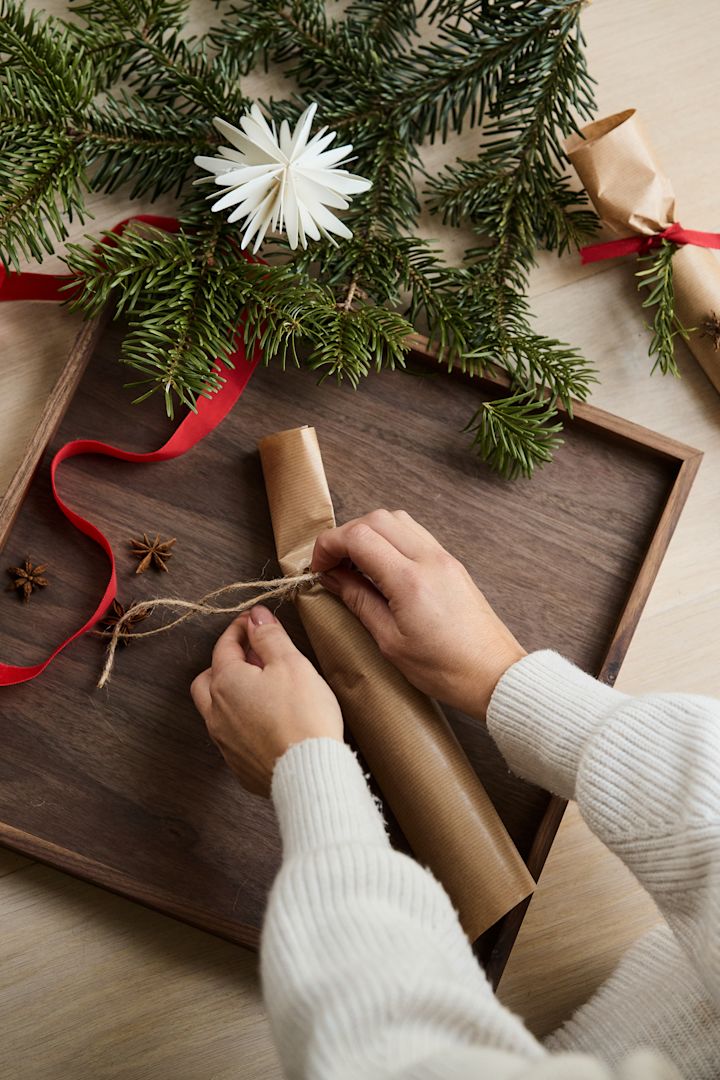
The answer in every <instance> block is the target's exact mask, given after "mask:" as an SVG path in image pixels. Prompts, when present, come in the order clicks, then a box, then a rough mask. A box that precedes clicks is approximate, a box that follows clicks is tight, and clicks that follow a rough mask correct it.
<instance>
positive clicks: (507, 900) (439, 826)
mask: <svg viewBox="0 0 720 1080" xmlns="http://www.w3.org/2000/svg"><path fill="white" fill-rule="evenodd" d="M259 449H260V458H261V461H262V467H263V473H264V476H265V485H266V488H267V495H268V501H269V503H270V513H271V516H272V523H273V531H274V533H275V545H276V548H277V555H278V560H279V562H280V566H281V568H282V571H283V573H284V574H297V573H301V572H302V571H303V570H305V569H306V567H307V566H308V565H309V564H310V559H311V556H312V551H313V545H314V542H315V538H316V536H317V535H318V533H319V532H321V531H322V530H323V529H327V528H331V527H332V526H333V525H334V524H335V515H334V513H333V507H332V501H331V498H330V492H329V490H328V485H327V480H326V478H325V470H324V468H323V463H322V458H321V456H320V449H319V446H318V442H317V437H316V435H315V430H314V428H309V427H304V428H294V429H292V430H291V431H282V432H280V433H279V434H277V435H270V436H268V437H267V438H265V439H262V440H261V442H260V443H259ZM297 605H298V611H299V613H300V617H301V619H302V622H303V625H304V627H305V630H306V631H307V635H308V637H309V639H310V642H311V644H312V647H313V650H314V652H315V655H316V657H317V660H318V663H319V664H320V667H321V668H322V671H323V674H324V675H325V678H326V679H327V681H328V682H329V684H330V686H331V687H332V688H333V690H334V691H335V694H336V695H337V698H338V700H339V702H340V705H341V708H342V711H343V715H344V717H345V719H346V721H347V723H348V726H349V727H350V729H351V731H352V733H353V735H354V737H355V740H356V742H357V745H358V747H359V749H360V752H361V753H362V755H363V757H364V758H365V760H366V762H367V764H368V767H369V768H370V770H371V771H372V773H373V775H374V777H375V779H376V780H377V783H378V785H379V787H380V790H381V791H382V793H383V795H384V797H385V799H386V800H387V802H388V805H389V806H390V808H391V809H392V812H393V814H394V815H395V817H396V818H397V821H398V824H399V825H400V828H401V829H402V831H403V833H404V834H405V837H406V839H407V841H408V843H409V844H410V847H411V848H412V850H413V852H414V854H415V856H416V857H417V858H418V860H419V861H420V862H421V863H423V864H424V865H426V866H428V867H429V868H430V869H431V870H432V872H433V873H434V874H435V876H436V877H437V878H438V880H439V881H441V882H442V884H443V885H444V886H445V888H446V890H447V892H448V893H449V895H450V898H451V899H452V901H453V903H454V905H455V907H456V908H457V910H458V912H459V914H460V921H461V922H462V925H463V928H464V930H465V932H466V933H467V935H468V937H469V938H470V939H471V940H475V938H477V937H479V936H480V934H482V933H483V931H485V930H487V929H488V927H490V926H492V925H493V923H495V922H497V920H498V919H499V918H501V917H502V916H503V915H505V914H506V913H507V912H508V911H510V910H511V909H512V908H514V907H515V905H516V904H518V903H520V901H521V900H524V899H525V898H526V897H527V896H529V895H530V893H531V892H532V891H533V889H534V886H535V883H534V881H533V879H532V877H531V875H530V873H529V872H528V870H527V868H526V866H525V864H524V862H523V861H522V859H521V858H520V856H519V854H518V852H517V850H516V849H515V846H514V845H513V842H512V840H511V839H510V837H509V836H508V834H507V831H506V830H505V827H504V825H503V823H502V821H501V820H500V818H499V816H498V814H497V811H496V810H495V808H494V807H493V805H492V803H491V802H490V799H489V798H488V796H487V794H486V792H485V789H484V788H483V786H482V785H481V783H480V781H479V780H478V778H477V776H476V775H475V772H474V771H473V769H472V766H471V765H470V762H469V761H468V759H467V758H466V756H465V754H464V752H463V750H462V748H461V746H460V744H459V743H458V741H457V739H456V738H455V735H454V734H453V731H452V729H451V728H450V725H449V724H448V722H447V720H446V719H445V717H444V716H443V714H442V713H441V711H440V709H439V708H438V707H437V705H436V704H435V702H433V701H431V700H430V698H428V697H426V696H425V695H424V694H421V693H420V692H419V691H418V690H416V689H415V688H414V687H412V686H411V685H410V683H408V682H407V680H406V679H405V678H404V677H403V676H402V675H401V674H400V672H399V671H397V669H396V668H394V667H393V666H392V665H391V664H389V663H388V662H387V661H386V660H385V659H384V658H383V657H382V656H381V654H380V652H379V650H378V648H377V645H376V644H375V642H374V640H373V638H372V637H371V636H370V634H369V633H368V632H367V631H366V630H365V628H364V627H363V626H362V624H361V623H360V622H359V621H358V620H357V619H356V618H355V616H354V615H352V614H351V613H350V612H349V611H348V610H347V608H346V607H345V605H344V604H343V603H342V602H341V601H340V600H338V598H337V597H335V596H333V595H332V594H330V593H328V592H327V591H325V590H324V589H322V588H321V587H319V586H316V587H315V588H313V589H311V590H310V591H308V592H304V593H300V594H299V595H298V597H297Z"/></svg>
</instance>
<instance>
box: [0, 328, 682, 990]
mask: <svg viewBox="0 0 720 1080" xmlns="http://www.w3.org/2000/svg"><path fill="white" fill-rule="evenodd" d="M121 333H122V329H121V327H119V326H118V325H116V324H115V325H113V326H111V327H110V328H108V329H103V328H102V326H101V324H100V322H96V323H93V324H88V325H87V326H86V327H85V328H84V330H83V332H82V334H81V335H80V338H79V340H78V343H77V345H76V347H75V350H74V351H73V353H72V355H71V356H70V358H69V360H68V364H67V366H66V368H65V370H64V372H63V375H62V376H61V379H60V381H59V383H58V386H57V387H56V389H55V391H54V393H53V395H52V398H51V400H50V402H49V403H48V407H47V409H46V411H45V414H44V416H43V419H42V422H41V424H40V427H39V429H38V432H37V433H36V436H35V438H34V439H33V441H32V443H31V446H30V447H29V449H28V453H27V455H26V458H25V460H24V461H23V463H22V465H21V468H20V470H19V472H18V474H17V476H16V477H15V479H14V481H13V483H12V485H11V488H10V489H9V491H8V494H7V496H6V498H5V501H4V503H3V505H2V510H1V513H2V517H1V518H0V523H1V531H0V544H2V545H3V546H4V555H5V563H6V564H12V563H17V562H18V561H19V560H22V559H23V558H25V556H26V555H29V556H31V557H32V558H33V559H35V560H36V561H38V562H48V563H49V569H48V577H49V578H50V579H51V585H50V587H49V588H48V589H46V590H44V591H43V592H42V593H41V594H39V595H37V596H35V597H33V598H32V601H31V603H29V604H27V605H24V604H22V603H20V602H19V601H18V599H17V597H16V596H15V595H13V594H11V593H7V592H4V593H0V626H1V627H2V629H1V631H0V657H2V659H3V660H4V661H6V662H13V663H32V662H36V661H38V660H40V659H41V658H42V657H43V656H44V655H45V654H46V653H47V652H48V651H49V649H50V647H51V646H52V645H54V644H55V643H56V642H57V641H58V640H60V639H61V638H64V637H65V636H66V635H67V634H68V633H69V632H70V631H71V630H72V629H74V628H75V627H76V626H78V625H80V623H81V621H84V619H85V618H86V617H87V614H88V613H89V612H90V611H92V610H93V608H94V606H95V604H96V603H97V598H98V596H99V595H100V592H101V583H103V582H104V581H105V579H106V576H107V565H106V562H105V559H104V557H103V556H102V554H101V553H100V551H99V549H98V548H97V547H96V546H95V545H94V544H93V543H91V542H90V541H89V540H87V539H86V538H85V537H83V536H81V535H80V534H79V533H77V532H76V531H75V530H73V529H72V528H71V526H70V525H69V524H68V522H67V521H66V520H65V519H64V518H63V517H62V516H61V514H60V512H59V511H58V510H57V508H56V507H55V505H54V503H53V502H52V499H51V495H50V490H49V482H48V462H49V457H50V454H51V453H52V452H53V451H54V450H55V449H56V448H57V447H58V446H59V445H60V444H61V443H63V442H65V441H67V440H68V439H70V438H75V437H78V436H86V437H90V438H93V437H94V438H101V439H103V440H105V441H109V442H112V443H118V444H120V445H122V446H126V447H127V448H129V449H135V450H150V449H153V448H155V447H157V446H159V445H160V444H161V443H162V442H163V441H164V440H165V439H166V438H167V436H168V434H169V431H170V430H171V425H170V424H169V422H168V421H167V419H166V418H165V416H164V414H163V412H162V406H161V403H160V402H157V403H152V404H145V405H143V406H139V407H133V406H131V405H130V397H131V394H130V391H127V390H124V389H122V383H123V381H124V380H125V379H126V378H127V375H128V372H127V370H126V369H123V368H122V367H121V366H120V365H119V364H118V363H117V362H116V357H117V353H118V347H119V342H120V340H121ZM91 357H92V362H90V363H89V364H88V363H87V361H88V360H89V359H90V358H91ZM413 369H414V372H415V373H414V374H407V373H402V372H397V373H385V374H382V375H377V376H372V377H371V378H369V379H368V380H367V381H366V382H364V383H363V384H362V386H361V388H360V390H359V391H357V392H354V391H352V390H351V389H350V388H349V387H347V386H341V387H338V386H336V385H334V384H330V383H327V384H325V385H323V386H322V387H318V386H317V385H316V382H315V379H314V377H313V376H312V375H311V374H309V373H307V372H305V371H296V370H292V371H287V372H284V373H283V372H282V371H280V370H279V369H278V368H277V367H272V366H271V367H270V368H268V369H260V370H258V371H257V372H256V374H255V376H254V377H253V379H252V381H251V384H250V386H249V388H248V390H247V391H246V393H245V395H244V397H243V398H242V400H241V401H240V402H239V404H238V406H237V407H236V408H235V410H234V412H233V413H232V414H231V415H230V416H229V417H228V418H227V419H226V420H225V422H224V423H223V424H222V425H221V426H220V427H219V428H218V430H217V431H215V432H213V434H212V435H211V436H209V437H208V438H207V439H206V440H205V441H204V442H203V443H202V444H200V445H199V446H198V447H196V448H195V449H194V450H193V451H191V452H190V453H189V454H188V455H186V456H185V457H182V458H179V459H178V460H175V461H171V462H167V463H163V464H155V465H150V466H148V465H142V466H136V465H131V464H126V463H123V462H119V461H111V460H108V459H104V458H80V459H77V460H76V461H73V462H71V463H69V464H67V465H65V466H63V471H62V473H61V479H60V482H61V487H62V491H63V493H64V495H65V497H66V499H67V500H68V501H69V502H70V504H71V505H72V506H74V507H75V508H77V509H78V510H79V511H80V512H81V513H83V514H84V515H86V516H88V517H89V518H90V519H91V520H92V521H94V522H96V523H97V524H98V525H99V526H100V528H101V529H102V530H103V531H104V532H105V533H106V534H107V535H108V536H109V538H110V540H111V542H112V543H113V545H114V548H115V551H116V553H117V554H118V572H119V587H120V597H121V599H122V600H123V601H125V602H128V601H131V600H134V599H142V598H147V597H151V596H155V595H159V594H166V595H178V596H186V597H187V596H190V597H192V596H197V595H200V594H201V593H203V592H205V591H208V590H209V589H211V588H214V587H215V586H218V585H221V584H225V583H227V582H229V581H233V580H240V579H243V578H251V577H257V576H259V575H260V574H262V573H266V574H269V575H271V576H274V575H275V572H276V565H275V561H274V557H273V556H274V545H273V536H272V529H271V526H270V518H269V513H268V509H267V504H266V499H265V491H264V487H263V481H262V475H261V470H260V463H259V460H258V455H257V453H256V449H255V447H256V443H257V440H258V439H259V438H260V437H261V436H263V435H266V434H268V433H270V432H274V431H279V430H282V429H284V428H289V427H295V426H298V425H300V424H305V423H307V424H312V425H314V426H315V427H316V428H317V431H318V436H319V440H320V444H321V448H322V452H323V457H324V461H325V465H326V470H327V474H328V478H329V482H330V486H331V489H332V493H333V498H334V502H335V507H336V511H337V516H338V519H339V520H340V521H343V520H347V519H348V518H350V517H353V516H355V515H357V514H360V513H363V512H365V511H367V510H369V509H372V508H374V507H377V506H389V507H391V508H395V507H399V506H402V507H405V508H406V509H407V510H408V511H409V512H410V513H411V514H413V515H415V516H417V518H418V519H419V520H420V521H421V522H423V524H425V525H426V526H427V527H428V528H430V529H431V530H432V531H433V532H435V533H436V534H437V535H438V537H439V538H440V540H441V541H442V542H443V543H444V544H445V545H446V546H447V547H449V548H450V549H451V550H452V551H453V552H454V553H455V554H456V555H457V556H458V557H459V558H461V559H462V560H463V561H464V562H465V563H466V564H467V566H468V567H469V569H470V571H471V572H472V574H473V575H474V577H475V579H476V580H477V581H478V582H479V583H480V584H481V586H482V588H483V589H484V590H485V592H486V593H487V595H488V597H489V599H490V601H491V602H492V603H493V604H494V605H495V606H496V607H497V608H498V610H499V612H500V613H501V615H502V616H503V618H505V619H506V620H507V622H508V623H509V624H510V626H511V628H512V629H513V631H514V632H515V634H516V635H517V637H518V638H519V639H520V641H521V642H523V643H524V645H525V646H526V647H527V648H528V649H537V648H541V647H544V646H550V647H553V648H555V649H558V650H560V651H561V652H563V653H564V654H565V655H566V656H568V657H570V658H571V659H572V660H574V661H575V662H576V663H578V664H580V665H581V667H583V668H584V669H585V670H586V671H589V672H591V673H592V674H594V675H598V676H600V677H601V678H603V679H604V680H606V681H607V682H613V680H614V679H615V676H616V675H617V672H618V670H619V667H620V664H621V662H622V659H623V657H624V655H625V652H626V650H627V647H628V643H629V641H630V637H631V635H632V633H633V630H634V627H635V625H636V623H637V620H638V617H639V615H640V612H641V610H642V606H643V604H644V602H645V600H646V598H647V595H648V592H649V590H650V587H651V584H652V581H653V579H654V577H655V574H656V572H657V569H658V566H659V564H660V561H661V559H662V556H663V553H664V551H665V548H666V546H667V544H668V541H669V538H670V535H671V533H672V530H673V528H674V526H675V523H676V521H677V518H678V515H679V513H680V510H681V508H682V505H683V503H684V501H685V498H686V496H687V493H688V490H689V487H690V484H691V482H692V479H693V476H694V474H695V472H696V470H697V467H698V465H699V461H700V456H701V455H700V454H699V453H698V452H697V451H695V450H692V449H690V448H688V447H686V446H682V445H680V444H678V443H676V442H673V441H671V440H669V439H666V438H664V437H662V436H660V435H656V434H654V433H652V432H649V431H646V430H644V429H642V428H639V427H636V426H634V425H632V424H629V423H627V422H626V421H624V420H619V419H618V418H616V417H612V416H609V415H608V414H606V413H602V412H600V411H599V410H597V409H593V408H591V407H588V406H581V407H578V409H577V413H576V418H575V419H574V420H573V421H572V422H571V423H569V425H568V428H567V432H566V443H565V446H564V447H563V448H562V450H561V451H560V452H559V453H558V454H557V456H556V458H555V460H554V462H553V463H552V464H551V465H550V466H549V467H547V468H545V469H544V470H542V471H541V472H539V473H538V474H537V475H536V477H535V478H534V479H533V480H532V481H530V482H528V481H519V482H515V483H508V482H505V481H503V480H501V479H499V478H498V477H497V476H495V475H493V474H492V473H490V472H489V470H488V469H487V468H486V467H485V466H483V465H482V464H480V463H479V462H478V461H477V460H476V459H474V458H473V457H472V455H471V453H470V452H469V450H468V440H467V436H466V435H463V434H462V433H461V430H460V429H461V428H462V426H463V425H464V424H465V423H466V421H467V419H468V416H469V415H470V413H471V412H472V410H473V408H474V407H476V406H477V403H478V400H479V396H480V395H485V396H486V397H487V396H490V395H492V394H497V393H498V392H499V388H498V385H497V384H493V383H492V382H490V381H488V380H474V381H471V380H469V379H467V378H465V377H463V376H460V375H458V376H454V375H453V376H449V375H447V374H446V373H445V372H443V371H441V370H439V369H438V368H437V366H436V365H434V364H433V363H432V361H428V358H427V357H423V356H422V355H421V354H419V353H418V354H415V355H414V356H413ZM56 428H57V429H58V430H57V431H56ZM143 531H147V532H149V533H153V534H154V533H156V532H158V533H161V534H163V535H164V536H176V537H177V545H176V549H175V550H176V555H175V557H174V558H173V560H172V564H171V565H172V572H171V573H170V574H169V575H163V574H160V575H159V574H156V573H146V574H145V575H143V576H142V577H135V576H134V575H133V569H134V565H135V564H134V563H133V561H132V560H131V558H130V554H129V551H128V546H127V542H128V539H129V538H130V537H131V536H136V535H138V533H142V532H143ZM281 615H282V617H283V619H284V620H285V621H286V623H287V624H288V626H289V627H290V629H291V632H292V633H293V635H294V637H295V639H296V640H297V641H298V643H299V644H300V645H301V647H303V648H305V649H308V645H307V642H306V641H305V639H304V637H303V633H302V630H301V628H300V625H299V623H298V621H297V619H296V618H295V615H294V612H293V611H292V610H291V609H284V610H283V611H282V612H281ZM221 628H222V626H221V625H220V624H218V623H216V622H212V623H209V622H208V621H203V622H201V623H194V624H186V625H185V626H184V627H182V628H180V629H179V630H177V631H175V632H173V633H172V634H169V635H167V636H166V637H163V636H161V637H158V638H155V639H153V640H151V641H147V642H143V643H137V644H135V645H133V646H132V647H130V648H128V649H123V650H122V651H121V653H120V656H119V659H118V663H117V665H116V671H115V674H114V676H113V680H112V682H111V684H110V686H109V688H108V689H107V691H104V692H99V691H97V690H96V689H95V682H96V679H97V676H98V671H99V668H100V666H101V662H102V657H103V643H102V642H101V641H100V639H98V638H96V637H92V636H86V637H84V638H83V639H81V640H80V641H78V642H75V643H74V644H73V645H72V646H71V647H70V648H68V649H67V651H66V652H65V653H64V654H63V655H62V656H61V657H60V658H59V659H58V660H57V661H56V662H55V663H54V664H52V665H51V666H50V668H49V669H48V670H47V671H46V672H45V673H44V675H42V676H41V677H40V678H39V679H38V680H37V681H35V682H33V683H28V684H24V685H21V686H17V687H10V688H4V689H0V717H1V721H0V722H1V724H2V749H1V750H0V841H1V842H2V843H4V844H6V845H7V846H8V847H11V848H13V849H15V850H17V851H20V852H22V853H23V854H26V855H29V856H31V857H35V858H38V859H42V860H43V861H45V862H48V863H50V864H52V865H53V866H56V867H59V868H61V869H63V870H66V871H68V872H69V873H72V874H76V875H78V876H80V877H83V878H86V879H87V880H89V881H93V882H95V883H97V884H99V885H103V886H105V887H106V888H109V889H112V890H114V891H116V892H119V893H122V894H124V895H126V896H129V897H132V898H133V899H135V900H138V901H140V902H141V903H144V904H148V905H150V906H151V907H155V908H157V909H159V910H161V911H164V912H166V913H169V914H172V915H175V916H177V917H178V918H181V919H184V920H186V921H187V922H189V923H193V924H194V925H197V926H200V927H203V928H205V929H207V930H210V931H212V932H213V933H216V934H220V935H222V936H224V937H226V938H229V939H230V940H232V941H235V942H239V943H241V944H244V945H249V946H255V945H256V944H257V941H258V934H259V928H260V924H261V919H262V914H263V909H264V905H265V900H266V896H267V892H268V889H269V886H270V884H271V882H272V879H273V876H274V874H275V872H276V869H277V866H278V863H279V858H280V844H279V838H278V833H277V828H276V823H275V819H274V814H273V809H272V806H271V805H270V803H269V802H266V801H264V800H262V799H258V798H255V797H253V796H250V795H246V794H245V793H244V792H243V791H242V790H241V788H240V786H239V784H238V783H237V782H236V781H235V779H234V778H233V776H232V775H231V774H230V772H229V771H228V770H227V768H226V767H225V765H224V763H223V761H222V759H221V757H220V755H219V753H218V752H217V750H216V749H215V747H214V746H213V744H212V743H211V742H210V740H209V738H208V736H207V734H206V732H205V729H204V726H203V724H202V721H201V720H200V718H199V717H198V715H197V714H196V713H195V710H194V708H193V706H192V703H191V701H190V698H189V695H188V687H189V685H190V682H191V680H192V678H193V677H194V675H195V674H196V673H197V672H198V671H200V670H201V669H202V668H204V667H205V666H207V664H208V662H209V658H210V652H211V648H212V644H213V642H214V640H215V637H216V636H217V634H218V632H219V631H220V629H221ZM450 715H451V720H452V723H453V724H454V726H455V729H456V731H457V733H458V736H459V738H460V740H461V742H462V744H463V746H464V747H465V749H466V751H467V753H468V755H469V756H470V758H471V760H472V762H473V764H474V766H475V767H476V768H477V771H478V773H479V774H480V776H481V777H482V779H483V781H484V782H485V784H486V786H487V788H488V791H489V793H490V795H491V797H492V799H493V801H494V802H495V804H496V806H497V807H498V809H499V811H500V813H501V814H502V816H503V818H504V820H505V822H506V824H507V826H508V828H509V830H510V832H511V834H512V836H513V838H514V840H515V842H516V843H517V845H518V848H519V849H520V851H521V853H522V855H523V856H524V857H525V858H526V859H527V862H528V865H529V866H530V869H531V871H532V873H533V874H534V875H535V876H536V877H537V876H538V875H539V873H540V870H541V869H542V866H543V863H544V861H545V858H546V856H547V853H548V850H549V848H550V845H551V843H552V839H553V837H554V835H555V832H556V831H557V828H558V825H559V823H560V818H561V816H562V810H563V804H562V803H561V802H560V801H559V800H557V799H553V798H551V797H550V796H549V795H548V794H547V793H546V792H544V791H540V790H538V789H537V788H534V787H532V786H531V785H529V784H526V783H524V782H523V781H521V780H518V779H517V778H515V777H513V776H511V775H510V774H509V773H508V770H507V768H506V767H505V765H504V763H503V761H502V760H501V758H500V756H499V754H498V752H497V751H496V749H495V748H494V745H493V744H492V742H491V740H490V739H489V737H488V736H487V734H486V732H485V731H484V729H483V728H482V727H481V726H480V725H479V724H477V723H475V722H473V721H471V720H469V719H468V718H466V717H464V716H461V715H459V714H456V713H455V714H450ZM523 913H524V907H521V908H519V909H517V910H516V911H515V912H513V913H511V915H510V916H508V917H507V918H506V919H504V920H502V921H501V922H500V923H499V924H498V925H497V926H496V927H494V928H493V929H492V930H491V931H489V932H488V933H487V934H486V935H484V937H483V939H481V941H480V943H479V945H478V953H479V955H480V957H481V958H482V960H483V961H484V962H485V963H486V964H487V965H488V967H489V970H490V972H491V975H492V976H493V977H494V978H497V977H499V973H500V972H501V970H502V967H503V965H504V963H505V961H506V959H507V956H508V954H509V951H510V948H511V946H512V942H513V940H514V937H515V935H516V933H517V930H518V928H519V925H520V922H521V920H522V916H523Z"/></svg>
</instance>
